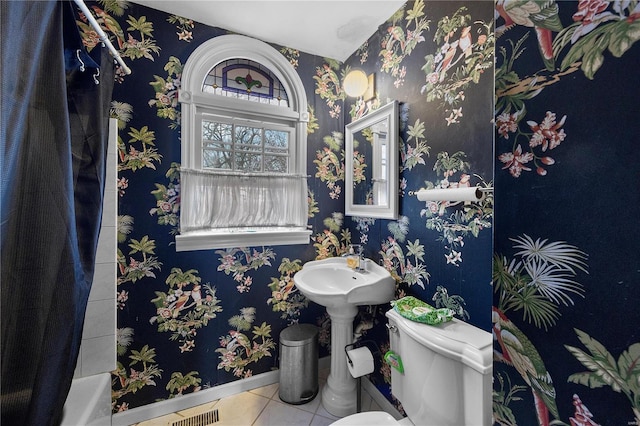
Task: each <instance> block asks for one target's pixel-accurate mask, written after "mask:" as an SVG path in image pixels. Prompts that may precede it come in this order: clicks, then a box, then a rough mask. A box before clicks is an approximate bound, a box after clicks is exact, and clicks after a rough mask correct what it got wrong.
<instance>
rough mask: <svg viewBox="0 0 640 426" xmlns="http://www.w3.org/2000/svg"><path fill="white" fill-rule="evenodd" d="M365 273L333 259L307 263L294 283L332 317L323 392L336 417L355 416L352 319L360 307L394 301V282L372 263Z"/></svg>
mask: <svg viewBox="0 0 640 426" xmlns="http://www.w3.org/2000/svg"><path fill="white" fill-rule="evenodd" d="M364 265H365V270H364V271H361V272H360V271H356V270H353V269H351V268H349V267H348V266H347V261H346V258H345V257H330V258H327V259H323V260H314V261H311V262H307V263H305V265H304V266H303V267H302V269H301V270H300V271H298V272H297V273H296V274H295V275H294V276H293V280H294V283H295V285H296V287H297V288H298V290H300V292H301V293H302V294H304V295H305V296H306V297H307V298H308V299H310V300H312V301H313V302H315V303H317V304H319V305H322V306H324V307H325V308H326V309H327V313H328V314H329V317H331V372H330V373H329V377H328V378H327V384H326V385H325V386H324V388H323V390H322V404H323V406H324V408H325V409H326V410H327V411H328V412H329V413H331V414H333V415H334V416H338V417H345V416H348V415H350V414H354V413H355V412H356V402H357V401H356V394H357V390H356V380H355V379H354V378H353V377H352V376H351V374H350V373H349V370H348V369H347V361H346V358H345V353H344V347H345V346H346V345H348V344H350V343H352V340H353V319H354V317H355V316H356V314H357V313H358V305H380V304H383V303H387V302H389V301H391V300H392V299H393V297H394V293H395V281H394V279H393V278H392V277H391V274H389V272H388V271H387V270H386V269H384V268H383V267H381V266H379V265H377V264H376V263H375V262H373V261H371V260H370V259H365V260H364Z"/></svg>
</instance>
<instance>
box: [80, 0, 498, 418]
mask: <svg viewBox="0 0 640 426" xmlns="http://www.w3.org/2000/svg"><path fill="white" fill-rule="evenodd" d="M90 6H91V8H92V10H93V11H94V12H95V14H96V16H97V17H98V21H99V22H100V23H101V25H102V27H103V28H104V29H105V31H107V32H108V33H109V35H110V37H111V38H112V40H113V41H114V42H115V44H116V45H117V46H118V48H119V49H120V52H121V55H122V56H123V57H124V58H125V60H126V61H127V63H128V65H129V66H130V67H131V69H132V70H133V73H132V74H131V75H124V74H123V73H122V72H118V73H117V84H116V88H115V89H114V95H113V102H112V115H113V116H114V117H117V118H118V119H119V126H120V127H119V134H118V153H119V160H120V161H119V174H118V189H119V195H120V198H119V210H118V211H119V216H118V236H119V240H118V299H117V300H118V312H117V316H118V320H117V327H118V330H117V335H118V368H117V370H116V371H114V372H113V385H112V389H113V410H114V412H118V411H123V410H128V409H131V408H135V407H139V406H142V405H146V404H151V403H153V402H156V401H159V400H163V399H169V398H173V397H175V396H178V395H185V394H188V393H192V392H197V391H199V390H201V389H204V388H207V387H213V386H217V385H220V384H224V383H228V382H231V381H234V380H241V379H243V378H247V377H250V376H252V375H254V374H260V373H263V372H267V371H270V370H272V369H274V368H277V366H278V341H279V333H280V332H281V331H282V330H283V329H284V328H286V327H287V326H289V325H291V324H294V323H298V322H304V323H311V324H315V325H317V326H318V327H320V330H321V331H320V343H321V347H320V352H321V353H320V356H327V355H329V341H330V336H329V331H330V322H329V318H328V316H327V314H326V312H325V311H324V308H322V307H320V306H318V305H315V304H313V303H312V302H310V301H308V300H307V299H306V298H305V297H304V296H302V295H301V294H300V293H299V292H298V291H297V289H296V288H295V286H294V285H293V275H294V274H295V273H296V272H297V271H298V270H300V268H302V265H303V264H304V263H305V262H307V261H309V260H314V259H321V258H326V257H329V256H339V255H342V254H344V253H345V252H346V251H347V249H348V246H349V244H351V243H361V244H363V245H364V246H365V254H366V255H367V256H368V257H370V258H372V259H373V260H374V261H376V262H381V263H382V264H383V265H384V266H385V267H386V268H387V269H388V270H389V271H390V272H391V273H392V275H393V276H394V278H395V279H396V281H397V296H398V297H402V296H404V295H408V294H411V295H415V296H417V297H419V298H421V299H423V300H425V301H428V302H429V303H431V304H433V305H434V306H437V307H444V306H446V307H450V308H452V309H454V310H455V312H456V313H457V316H458V317H459V318H461V319H463V320H465V321H469V322H471V323H473V324H474V325H476V326H478V327H481V328H484V329H485V330H487V331H489V330H491V314H490V306H491V297H492V290H491V283H490V281H491V247H492V227H493V197H492V196H489V197H488V198H487V199H486V200H484V201H483V202H481V203H468V204H464V203H458V204H450V203H447V202H442V203H435V202H430V203H424V202H419V201H418V200H417V198H416V197H415V196H413V195H412V192H413V191H417V190H418V189H420V188H434V187H438V188H448V187H458V186H470V185H482V186H487V187H489V186H492V179H493V159H492V156H491V150H492V148H491V141H492V140H493V134H494V131H493V124H492V119H493V115H492V108H491V105H492V102H493V101H492V99H493V88H492V69H493V58H494V46H495V38H494V34H493V5H492V4H491V3H488V2H475V3H469V4H466V3H464V2H447V3H439V2H436V3H432V2H426V3H425V2H424V1H422V0H418V1H415V2H410V3H408V4H406V5H405V7H403V8H401V9H400V10H398V12H397V13H395V14H394V15H393V16H391V17H390V18H389V20H388V21H387V22H385V23H384V24H382V25H381V26H380V27H379V29H378V31H377V32H375V33H374V34H373V35H372V36H371V38H370V39H369V40H368V41H367V42H366V43H364V44H363V45H362V46H361V47H360V48H359V49H358V51H357V52H354V54H353V56H352V57H351V58H349V60H347V61H346V62H345V63H340V62H337V61H335V60H333V59H331V58H322V57H317V56H313V55H309V54H307V53H304V52H299V51H297V50H295V49H291V48H289V47H285V46H274V47H275V48H276V49H278V50H279V51H280V52H281V53H282V54H283V55H284V56H285V57H286V58H287V59H288V60H289V61H290V63H291V64H292V65H293V67H294V68H295V69H296V71H297V72H298V73H299V75H300V77H301V79H302V81H303V84H304V86H305V88H306V90H307V97H308V99H309V107H308V108H309V113H310V115H311V120H310V123H309V126H308V165H307V167H308V170H309V175H310V179H309V226H310V228H311V229H312V232H313V234H312V238H311V241H310V242H309V244H308V245H307V246H305V247H302V246H274V247H268V246H265V247H238V248H234V249H227V250H202V251H194V252H179V253H177V252H176V251H175V243H174V237H175V235H176V234H177V233H179V214H180V174H179V169H180V137H181V136H180V105H179V103H178V102H177V93H178V91H179V89H180V80H181V73H182V68H183V66H184V64H185V62H186V60H187V58H188V57H189V54H190V53H191V52H192V51H193V50H195V48H196V47H197V46H198V45H199V44H201V43H202V42H204V41H206V40H208V39H210V38H212V37H216V36H219V35H222V34H226V33H227V31H226V30H224V29H222V28H212V27H208V26H205V25H202V24H199V23H197V22H194V21H191V20H189V19H185V18H182V17H178V16H174V15H168V14H166V13H163V12H159V11H156V10H153V9H149V8H146V7H142V6H140V5H136V4H134V3H128V2H107V1H99V2H95V3H91V4H90ZM78 25H79V26H80V27H81V29H82V30H83V32H84V38H85V42H86V43H87V44H88V45H89V46H90V47H93V46H95V45H96V43H97V35H96V34H95V33H94V32H93V31H92V29H91V28H90V27H89V26H88V25H87V24H86V22H85V21H84V19H83V17H82V16H80V19H79V21H78ZM352 67H360V68H363V69H365V70H366V71H367V72H368V73H374V74H375V75H376V92H375V97H374V98H373V99H372V100H369V101H366V102H365V101H363V99H362V98H358V99H352V98H347V96H346V94H345V93H344V91H343V89H342V87H341V82H342V79H343V78H344V76H345V74H346V72H348V70H350V69H351V68H352ZM392 99H394V100H398V101H399V102H400V105H401V117H400V123H401V131H400V134H399V135H398V136H399V152H400V164H399V166H400V170H401V173H400V176H399V177H398V178H399V179H400V186H401V193H400V194H398V196H399V197H400V200H401V201H400V215H401V216H400V217H399V219H398V220H394V221H389V220H380V219H378V220H376V219H372V218H351V217H345V215H344V196H343V193H344V182H345V170H344V163H345V161H344V156H345V151H344V133H343V132H344V126H345V124H346V123H349V122H351V121H352V120H354V119H356V118H359V117H362V116H363V115H365V114H367V113H368V112H370V111H373V110H375V109H377V108H379V107H381V106H382V105H385V104H386V103H387V102H389V101H390V100H392ZM358 167H362V165H359V166H358ZM354 172H355V173H358V170H355V171H354ZM389 308H390V306H368V307H362V308H361V310H360V313H359V314H358V316H357V317H356V323H355V327H354V330H355V333H356V336H359V337H362V338H364V337H366V338H367V339H374V340H375V341H377V342H378V344H379V346H380V347H382V348H385V347H387V348H388V346H389V343H388V336H387V333H386V328H385V327H384V324H385V323H386V321H385V318H384V312H385V311H386V310H387V309H389ZM371 380H372V381H373V382H374V383H375V384H376V386H378V387H379V388H380V390H381V391H382V392H383V393H384V394H385V395H387V396H388V398H390V399H391V400H392V401H393V402H394V403H395V404H398V402H397V401H394V400H393V397H392V396H391V394H390V385H389V382H390V372H389V370H388V369H387V368H386V367H383V368H382V369H381V371H377V372H375V374H373V375H372V376H371ZM398 405H399V404H398ZM399 408H400V407H399Z"/></svg>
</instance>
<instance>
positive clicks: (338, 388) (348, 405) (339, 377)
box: [322, 304, 358, 417]
mask: <svg viewBox="0 0 640 426" xmlns="http://www.w3.org/2000/svg"><path fill="white" fill-rule="evenodd" d="M327 313H328V314H329V317H330V318H331V372H330V373H329V377H328V378H327V383H326V385H325V386H324V387H323V389H322V405H323V406H324V408H325V409H326V410H327V411H328V412H329V413H331V414H333V415H334V416H337V417H345V416H348V415H350V414H355V412H356V403H357V401H356V394H357V389H356V379H354V378H353V377H352V376H351V373H349V369H348V368H347V358H346V355H345V353H344V347H345V346H347V345H348V344H350V343H353V319H354V318H355V316H356V314H357V313H358V307H357V306H355V305H350V304H349V305H343V306H340V307H337V308H332V307H327Z"/></svg>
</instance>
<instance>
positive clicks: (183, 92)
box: [176, 34, 311, 251]
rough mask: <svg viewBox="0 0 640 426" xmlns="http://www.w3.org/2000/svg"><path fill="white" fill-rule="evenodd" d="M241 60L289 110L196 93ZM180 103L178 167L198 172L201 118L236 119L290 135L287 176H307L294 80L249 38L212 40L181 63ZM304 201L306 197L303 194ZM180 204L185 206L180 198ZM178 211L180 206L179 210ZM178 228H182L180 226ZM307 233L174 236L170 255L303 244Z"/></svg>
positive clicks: (302, 95) (301, 97)
mask: <svg viewBox="0 0 640 426" xmlns="http://www.w3.org/2000/svg"><path fill="white" fill-rule="evenodd" d="M234 58H243V59H249V60H251V61H255V62H258V63H260V64H262V65H264V66H266V67H267V68H269V70H270V71H271V72H272V73H273V74H275V76H276V77H277V78H278V79H279V80H280V82H281V83H282V85H283V86H284V88H285V90H286V92H287V95H288V98H289V106H288V107H284V106H278V105H268V104H264V103H258V102H251V101H247V100H243V99H236V98H232V97H225V96H220V95H215V94H210V93H205V92H203V91H202V86H203V82H204V79H205V77H206V75H207V74H208V73H209V71H210V70H211V69H212V68H213V67H214V66H216V65H217V64H219V63H220V62H223V61H225V60H229V59H234ZM178 100H179V101H180V103H181V114H182V116H181V155H182V161H181V167H182V168H183V169H191V170H201V169H202V153H201V149H202V146H201V139H202V131H201V128H200V127H199V125H200V123H201V117H202V115H203V114H206V115H209V114H212V115H217V116H223V117H238V118H240V119H242V120H247V119H251V120H256V119H257V118H262V119H263V120H264V121H266V122H269V123H281V124H283V125H284V126H287V127H291V128H292V129H293V132H292V133H293V134H292V140H291V144H290V146H291V151H290V162H289V166H290V170H289V173H290V174H297V175H302V176H306V173H307V167H306V163H307V158H306V157H307V123H308V121H309V113H308V111H307V97H306V92H305V90H304V86H303V84H302V81H301V80H300V76H299V75H298V73H297V72H296V70H295V69H294V68H293V66H292V65H291V64H290V63H289V61H288V60H287V59H286V58H285V57H284V56H283V55H282V54H281V53H280V52H278V51H277V50H276V49H274V48H273V47H271V46H269V45H268V44H266V43H264V42H262V41H259V40H257V39H254V38H250V37H246V36H241V35H236V34H230V35H223V36H219V37H215V38H213V39H211V40H209V41H207V42H205V43H203V44H202V45H200V46H199V47H198V48H197V49H196V50H194V51H193V53H192V54H191V55H190V56H189V58H188V59H187V62H186V63H185V66H184V69H183V72H182V82H181V88H180V90H179V92H178ZM303 195H304V196H303V199H304V200H306V199H307V194H303ZM181 203H185V199H184V197H183V198H181ZM183 205H184V204H183ZM181 227H182V226H181ZM310 235H311V230H309V229H307V228H306V227H278V228H250V229H205V230H197V231H189V232H181V233H180V234H179V235H176V251H188V250H204V249H212V248H233V247H248V246H264V245H269V246H273V245H289V244H308V243H309V236H310Z"/></svg>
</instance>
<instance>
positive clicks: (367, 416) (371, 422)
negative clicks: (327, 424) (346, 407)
mask: <svg viewBox="0 0 640 426" xmlns="http://www.w3.org/2000/svg"><path fill="white" fill-rule="evenodd" d="M399 424H400V423H398V421H397V420H396V419H394V418H393V416H392V415H391V414H389V413H387V412H384V411H366V412H364V413H358V414H352V415H350V416H347V417H343V418H341V419H340V420H338V421H336V422H333V423H331V425H332V426H385V425H399Z"/></svg>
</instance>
